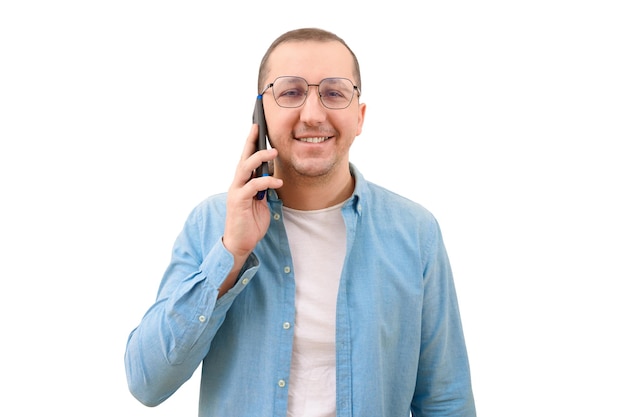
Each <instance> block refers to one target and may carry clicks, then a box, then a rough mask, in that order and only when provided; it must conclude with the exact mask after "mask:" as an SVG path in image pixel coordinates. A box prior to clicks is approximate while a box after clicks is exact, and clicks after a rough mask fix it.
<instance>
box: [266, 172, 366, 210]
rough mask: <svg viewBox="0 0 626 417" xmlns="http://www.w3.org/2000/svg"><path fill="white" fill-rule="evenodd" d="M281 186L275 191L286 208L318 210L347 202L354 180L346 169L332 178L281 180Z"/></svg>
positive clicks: (298, 177)
mask: <svg viewBox="0 0 626 417" xmlns="http://www.w3.org/2000/svg"><path fill="white" fill-rule="evenodd" d="M283 180H284V182H283V186H282V187H281V188H280V189H278V190H276V191H277V193H278V196H279V197H280V199H281V200H282V201H283V204H284V205H285V206H286V207H289V208H293V209H296V210H319V209H323V208H327V207H332V206H334V205H336V204H339V203H341V202H342V201H345V200H347V199H348V198H349V197H350V196H351V195H352V192H353V191H354V178H353V177H352V175H350V169H349V168H348V167H346V168H345V169H344V170H342V171H341V172H337V173H334V174H333V175H332V176H328V177H327V176H323V177H314V178H311V177H303V176H294V175H291V176H289V177H288V178H283Z"/></svg>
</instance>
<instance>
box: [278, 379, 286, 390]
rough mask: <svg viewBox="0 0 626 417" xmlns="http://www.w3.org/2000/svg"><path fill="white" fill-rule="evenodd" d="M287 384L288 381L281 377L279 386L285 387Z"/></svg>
mask: <svg viewBox="0 0 626 417" xmlns="http://www.w3.org/2000/svg"><path fill="white" fill-rule="evenodd" d="M285 385H287V383H286V382H285V380H284V379H280V380H279V381H278V386H279V387H281V388H285Z"/></svg>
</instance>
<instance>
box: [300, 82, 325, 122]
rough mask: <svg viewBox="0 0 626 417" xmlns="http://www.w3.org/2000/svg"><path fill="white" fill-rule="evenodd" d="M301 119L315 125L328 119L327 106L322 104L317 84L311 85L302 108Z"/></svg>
mask: <svg viewBox="0 0 626 417" xmlns="http://www.w3.org/2000/svg"><path fill="white" fill-rule="evenodd" d="M300 120H301V121H303V122H304V123H306V124H308V125H311V126H314V125H318V124H320V123H322V122H323V121H324V120H326V107H324V105H323V104H322V101H321V99H320V95H319V90H318V87H317V86H310V87H309V92H308V94H307V95H306V99H305V100H304V104H303V105H302V107H301V108H300Z"/></svg>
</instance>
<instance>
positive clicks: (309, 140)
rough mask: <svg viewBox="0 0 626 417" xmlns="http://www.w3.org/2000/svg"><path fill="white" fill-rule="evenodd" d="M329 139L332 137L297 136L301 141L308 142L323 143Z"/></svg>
mask: <svg viewBox="0 0 626 417" xmlns="http://www.w3.org/2000/svg"><path fill="white" fill-rule="evenodd" d="M328 139H330V137H329V136H319V137H316V138H297V140H299V141H300V142H307V143H322V142H324V141H327V140H328Z"/></svg>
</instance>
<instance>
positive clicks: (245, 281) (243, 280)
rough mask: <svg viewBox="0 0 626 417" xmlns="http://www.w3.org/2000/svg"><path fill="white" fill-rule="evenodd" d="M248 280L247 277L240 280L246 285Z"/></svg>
mask: <svg viewBox="0 0 626 417" xmlns="http://www.w3.org/2000/svg"><path fill="white" fill-rule="evenodd" d="M248 282H250V280H249V279H248V278H244V279H242V280H241V283H242V284H243V285H246V284H247V283H248Z"/></svg>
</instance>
